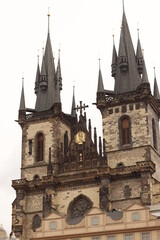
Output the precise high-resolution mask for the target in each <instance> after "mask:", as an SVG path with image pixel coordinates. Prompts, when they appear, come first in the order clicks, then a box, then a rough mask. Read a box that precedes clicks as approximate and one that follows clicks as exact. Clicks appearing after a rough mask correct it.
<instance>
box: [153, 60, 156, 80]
mask: <svg viewBox="0 0 160 240" xmlns="http://www.w3.org/2000/svg"><path fill="white" fill-rule="evenodd" d="M153 69H154V79H155V78H156V67H155V64H154V67H153Z"/></svg>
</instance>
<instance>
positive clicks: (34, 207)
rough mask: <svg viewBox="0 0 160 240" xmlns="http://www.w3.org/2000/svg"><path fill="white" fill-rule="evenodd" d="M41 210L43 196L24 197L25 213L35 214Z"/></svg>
mask: <svg viewBox="0 0 160 240" xmlns="http://www.w3.org/2000/svg"><path fill="white" fill-rule="evenodd" d="M42 210H43V194H38V193H37V194H36V195H28V196H27V197H26V205H25V212H26V213H27V214H28V213H36V212H37V211H42Z"/></svg>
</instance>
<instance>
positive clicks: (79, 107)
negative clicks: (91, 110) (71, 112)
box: [75, 101, 88, 116]
mask: <svg viewBox="0 0 160 240" xmlns="http://www.w3.org/2000/svg"><path fill="white" fill-rule="evenodd" d="M87 107H88V105H85V104H83V106H82V101H80V106H78V105H77V107H76V108H75V110H77V112H78V110H80V116H82V110H83V109H84V110H85V108H87Z"/></svg>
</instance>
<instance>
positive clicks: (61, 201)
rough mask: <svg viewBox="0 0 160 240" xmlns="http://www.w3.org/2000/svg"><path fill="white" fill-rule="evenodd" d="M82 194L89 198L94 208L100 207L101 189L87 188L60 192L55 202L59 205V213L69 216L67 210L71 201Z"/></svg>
mask: <svg viewBox="0 0 160 240" xmlns="http://www.w3.org/2000/svg"><path fill="white" fill-rule="evenodd" d="M80 194H83V195H85V196H86V197H88V198H89V199H90V200H91V201H92V202H93V206H94V207H99V187H92V186H90V187H86V188H81V189H78V188H76V189H73V190H66V191H59V192H57V193H56V196H55V202H56V203H57V204H58V211H59V212H60V213H64V214H67V209H68V206H69V204H70V202H71V201H73V200H74V199H75V198H76V197H78V196H79V195H80Z"/></svg>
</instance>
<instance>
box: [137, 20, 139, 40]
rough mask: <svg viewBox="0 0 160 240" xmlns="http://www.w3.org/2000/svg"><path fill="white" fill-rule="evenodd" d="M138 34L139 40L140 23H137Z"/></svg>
mask: <svg viewBox="0 0 160 240" xmlns="http://www.w3.org/2000/svg"><path fill="white" fill-rule="evenodd" d="M137 34H138V39H139V22H137Z"/></svg>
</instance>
